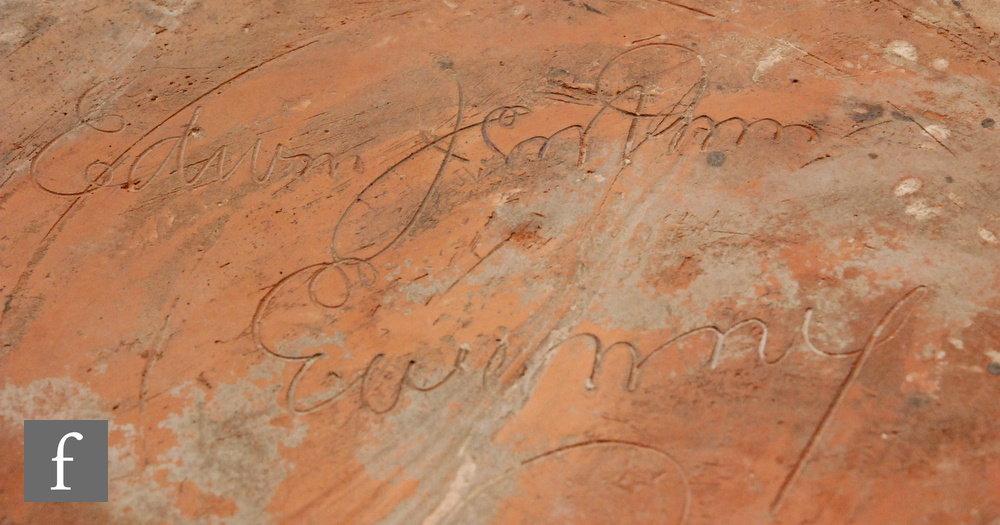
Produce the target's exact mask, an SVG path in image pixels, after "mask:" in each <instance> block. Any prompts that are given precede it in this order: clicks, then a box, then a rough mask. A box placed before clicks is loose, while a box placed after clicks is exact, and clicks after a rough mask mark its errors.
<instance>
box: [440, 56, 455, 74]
mask: <svg viewBox="0 0 1000 525" xmlns="http://www.w3.org/2000/svg"><path fill="white" fill-rule="evenodd" d="M437 66H438V67H439V68H441V69H443V70H445V71H447V70H449V69H452V68H454V67H455V61H454V60H452V59H450V58H442V59H440V60H438V61H437Z"/></svg>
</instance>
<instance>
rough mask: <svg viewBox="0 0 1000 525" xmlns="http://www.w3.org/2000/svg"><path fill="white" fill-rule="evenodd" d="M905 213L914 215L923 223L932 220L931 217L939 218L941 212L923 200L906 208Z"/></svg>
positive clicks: (914, 202)
mask: <svg viewBox="0 0 1000 525" xmlns="http://www.w3.org/2000/svg"><path fill="white" fill-rule="evenodd" d="M904 211H905V212H906V214H907V215H912V216H914V217H916V218H917V220H921V221H923V220H927V219H930V218H931V217H934V216H937V215H938V214H940V213H941V210H939V209H937V208H936V207H932V206H928V205H927V203H926V202H924V201H923V199H920V200H916V201H913V202H911V203H910V204H909V205H907V206H906V210H904Z"/></svg>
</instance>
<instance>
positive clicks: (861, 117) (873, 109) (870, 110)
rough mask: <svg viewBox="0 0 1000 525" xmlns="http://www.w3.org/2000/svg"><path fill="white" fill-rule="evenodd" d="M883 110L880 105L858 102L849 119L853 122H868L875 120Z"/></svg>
mask: <svg viewBox="0 0 1000 525" xmlns="http://www.w3.org/2000/svg"><path fill="white" fill-rule="evenodd" d="M883 113H885V110H884V109H882V106H878V105H875V104H858V105H857V106H855V107H854V111H852V112H851V119H853V120H854V122H868V121H869V120H875V119H877V118H879V117H881V116H882V114H883Z"/></svg>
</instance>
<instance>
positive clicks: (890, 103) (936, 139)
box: [886, 100, 958, 157]
mask: <svg viewBox="0 0 1000 525" xmlns="http://www.w3.org/2000/svg"><path fill="white" fill-rule="evenodd" d="M886 103H888V104H889V105H890V106H892V107H894V108H896V111H898V112H899V113H900V114H901V115H904V116H906V118H908V119H910V122H912V123H914V124H916V125H917V127H919V128H920V130H921V131H923V132H924V133H925V134H926V135H927V136H928V137H930V138H932V139H934V142H937V143H938V145H940V146H941V147H942V148H944V149H945V150H947V151H948V153H951V156H952V157H957V156H958V155H956V154H955V152H954V151H952V149H951V148H949V147H948V146H946V145H945V143H944V142H941V140H940V139H938V138H937V137H935V136H934V134H933V133H931V132H930V131H927V128H925V127H924V125H923V124H921V123H919V122H917V120H916V119H915V118H913V117H911V116H909V115H907V114H906V113H904V112H903V110H902V109H900V108H899V106H897V105H895V104H893V103H892V102H889V101H888V100H887V101H886Z"/></svg>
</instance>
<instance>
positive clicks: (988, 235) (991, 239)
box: [979, 228, 1000, 244]
mask: <svg viewBox="0 0 1000 525" xmlns="http://www.w3.org/2000/svg"><path fill="white" fill-rule="evenodd" d="M979 237H980V238H981V239H982V240H984V241H986V242H988V243H990V244H1000V239H997V234H995V233H993V232H991V231H990V230H987V229H986V228H979Z"/></svg>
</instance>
